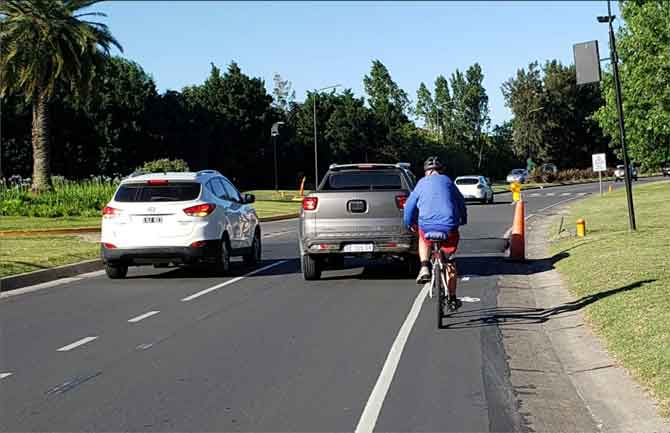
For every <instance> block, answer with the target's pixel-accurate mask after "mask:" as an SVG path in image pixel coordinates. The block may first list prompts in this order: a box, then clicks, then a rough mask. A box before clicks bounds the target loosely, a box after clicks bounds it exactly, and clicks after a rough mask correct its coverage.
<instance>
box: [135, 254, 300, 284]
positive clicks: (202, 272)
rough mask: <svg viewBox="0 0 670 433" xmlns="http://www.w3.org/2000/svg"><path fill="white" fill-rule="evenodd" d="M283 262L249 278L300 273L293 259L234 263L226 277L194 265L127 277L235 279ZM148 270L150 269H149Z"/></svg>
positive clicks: (295, 260)
mask: <svg viewBox="0 0 670 433" xmlns="http://www.w3.org/2000/svg"><path fill="white" fill-rule="evenodd" d="M281 260H287V262H286V263H284V264H282V265H278V266H275V267H273V268H270V269H268V270H267V271H261V272H259V273H257V274H254V275H250V276H249V277H255V276H264V275H269V274H272V275H289V274H297V273H299V272H300V261H299V260H298V259H297V258H295V257H292V258H287V259H276V260H264V261H262V262H261V263H259V264H258V265H257V266H247V265H245V264H243V263H242V262H232V263H231V264H230V272H229V273H228V274H226V275H223V274H222V273H221V272H218V271H216V270H214V269H212V268H211V267H208V266H200V265H197V266H196V265H194V266H184V267H175V268H165V272H161V273H153V274H148V273H147V274H141V275H129V276H128V277H126V279H128V280H133V279H154V280H161V279H166V280H169V279H179V278H221V277H229V278H235V277H241V276H243V275H246V274H248V273H249V272H253V271H254V270H256V269H261V268H262V267H264V266H269V265H271V264H273V263H277V262H279V261H281ZM139 269H143V267H140V268H139ZM148 269H150V268H149V267H148Z"/></svg>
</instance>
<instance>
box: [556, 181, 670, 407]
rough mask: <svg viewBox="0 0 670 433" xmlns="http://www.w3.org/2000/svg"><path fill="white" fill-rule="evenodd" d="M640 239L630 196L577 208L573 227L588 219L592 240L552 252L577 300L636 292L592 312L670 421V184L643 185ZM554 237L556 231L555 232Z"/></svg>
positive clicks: (638, 192)
mask: <svg viewBox="0 0 670 433" xmlns="http://www.w3.org/2000/svg"><path fill="white" fill-rule="evenodd" d="M634 192H635V210H636V217H637V222H638V231H637V232H636V233H629V232H628V216H627V207H626V199H625V195H624V190H623V189H621V190H619V191H615V192H613V193H609V194H607V195H606V196H605V197H603V198H600V197H593V198H591V199H588V200H585V201H583V202H578V203H576V204H574V205H572V207H571V208H570V212H571V214H570V217H569V218H568V219H567V221H569V225H570V226H571V227H570V228H573V227H572V226H574V221H575V220H576V219H577V218H585V219H586V227H587V236H586V237H585V238H583V239H576V238H571V239H565V240H561V241H559V242H557V243H555V244H554V245H553V246H552V253H553V254H557V253H559V252H561V251H566V252H567V253H568V254H569V256H568V257H567V258H564V259H563V260H560V261H559V262H557V264H556V267H557V269H558V270H559V271H560V272H561V274H563V275H564V276H565V277H566V278H567V280H568V282H569V284H570V288H571V291H572V292H573V294H574V295H575V296H577V297H583V296H589V295H594V294H598V293H603V292H607V291H611V290H616V289H621V288H626V287H631V289H630V290H623V291H620V292H618V293H615V294H611V295H610V296H606V297H603V298H601V299H599V300H598V301H597V302H594V303H592V304H590V305H589V306H588V307H586V315H587V318H588V320H589V321H590V322H591V323H592V325H593V327H594V329H595V330H596V332H597V333H598V334H599V335H601V336H602V337H603V338H604V340H605V342H606V344H607V347H608V349H609V350H610V352H611V353H612V354H614V356H615V357H616V358H617V359H618V360H619V361H620V362H621V363H622V364H623V365H624V366H625V367H627V368H628V369H629V370H630V371H631V372H632V374H633V375H634V376H635V377H636V378H637V379H638V380H639V381H640V382H641V383H642V384H643V385H644V386H646V387H647V388H648V389H649V390H650V391H651V392H652V393H653V394H654V395H655V396H656V398H657V399H658V400H659V403H660V406H661V410H662V413H663V414H664V415H665V416H668V415H670V295H669V291H670V201H669V200H668V198H669V197H670V182H657V183H653V184H648V185H641V186H636V187H635V188H634ZM554 233H555V231H554Z"/></svg>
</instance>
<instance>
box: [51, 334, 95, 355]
mask: <svg viewBox="0 0 670 433" xmlns="http://www.w3.org/2000/svg"><path fill="white" fill-rule="evenodd" d="M97 339H98V337H85V338H82V339H81V340H77V341H75V342H74V343H72V344H68V345H67V346H63V347H61V348H60V349H58V352H67V351H68V350H72V349H75V348H77V347H79V346H83V345H84V344H86V343H90V342H91V341H93V340H97Z"/></svg>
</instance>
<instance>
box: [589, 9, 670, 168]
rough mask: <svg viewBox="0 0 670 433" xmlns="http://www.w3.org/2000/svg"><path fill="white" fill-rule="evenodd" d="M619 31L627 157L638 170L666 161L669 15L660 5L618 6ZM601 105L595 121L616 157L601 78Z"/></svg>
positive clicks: (669, 155) (609, 99)
mask: <svg viewBox="0 0 670 433" xmlns="http://www.w3.org/2000/svg"><path fill="white" fill-rule="evenodd" d="M621 12H622V17H623V19H624V21H625V26H624V27H622V28H621V29H620V30H619V33H618V36H617V49H618V52H619V57H620V61H621V63H620V66H619V72H620V76H621V87H622V93H623V107H624V118H625V122H626V139H627V144H628V147H629V152H630V157H631V159H632V160H634V161H636V162H637V163H638V164H640V165H641V166H642V167H644V168H655V167H658V166H660V165H661V164H662V163H663V162H665V161H668V160H670V55H668V52H669V50H670V32H669V31H668V29H670V9H669V8H668V5H667V3H665V2H651V1H650V2H640V1H627V2H622V3H621ZM602 88H603V93H604V97H605V101H606V104H605V105H604V106H603V107H602V108H601V109H600V110H599V111H598V112H597V113H596V115H595V118H596V119H597V121H598V123H599V124H600V126H601V127H602V129H603V130H604V131H605V132H606V133H607V135H609V136H610V137H611V138H612V141H611V146H612V147H613V148H614V149H616V151H617V154H618V155H619V156H620V151H619V149H620V148H621V143H620V139H619V125H618V117H617V111H616V96H615V92H614V85H613V80H612V75H611V74H609V73H608V74H605V79H604V83H603V86H602Z"/></svg>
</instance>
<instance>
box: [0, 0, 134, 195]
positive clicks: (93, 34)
mask: <svg viewBox="0 0 670 433" xmlns="http://www.w3.org/2000/svg"><path fill="white" fill-rule="evenodd" d="M99 1H100V0H1V1H0V98H2V97H5V96H6V95H8V94H11V93H16V94H23V95H24V96H25V98H26V100H27V101H28V102H29V103H31V104H32V107H33V121H32V145H33V190H34V191H36V192H40V191H44V190H47V189H50V188H51V169H50V145H49V101H50V99H51V97H52V95H53V93H54V89H55V88H56V86H57V85H59V84H65V85H67V86H68V87H69V89H70V90H72V91H74V92H76V93H77V94H79V95H81V96H84V97H85V96H86V94H87V93H88V91H89V89H90V87H91V81H92V79H93V76H94V75H95V69H96V67H99V66H100V65H101V64H102V62H104V61H105V60H106V59H107V58H108V57H109V50H110V48H111V47H112V46H115V47H117V48H118V49H119V50H120V51H123V48H122V47H121V45H120V44H119V43H118V42H117V41H116V39H114V37H113V36H112V34H111V33H110V31H109V29H108V28H107V26H106V25H105V24H101V23H98V22H92V21H88V20H87V18H86V17H92V16H95V17H105V16H106V15H105V14H103V13H99V12H88V13H82V12H81V11H82V9H85V8H87V7H89V6H91V5H93V4H95V3H98V2H99Z"/></svg>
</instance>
